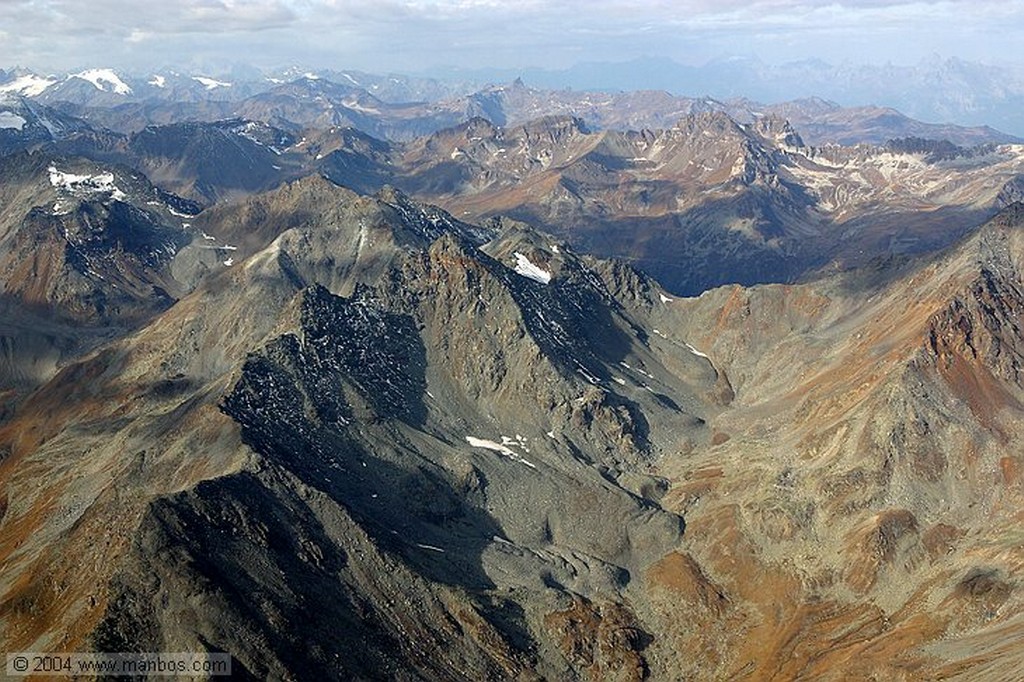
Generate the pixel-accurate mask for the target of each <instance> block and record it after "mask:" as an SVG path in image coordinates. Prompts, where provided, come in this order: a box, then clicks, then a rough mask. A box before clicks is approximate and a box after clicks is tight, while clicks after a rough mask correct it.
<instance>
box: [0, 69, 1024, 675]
mask: <svg viewBox="0 0 1024 682" xmlns="http://www.w3.org/2000/svg"><path fill="white" fill-rule="evenodd" d="M0 179H2V182H0V311H2V314H0V649H2V650H3V651H6V652H13V651H41V652H46V651H50V652H65V651H67V652H70V651H99V652H132V651H136V652H151V651H209V652H226V653H229V654H231V656H232V659H233V676H234V677H237V678H239V679H254V680H259V679H294V680H307V679H308V680H320V679H337V680H371V679H388V680H432V681H433V680H438V681H440V680H452V681H455V680H465V679H475V680H507V679H516V680H541V679H545V680H595V681H596V680H623V681H625V680H644V679H650V680H701V681H703V680H751V681H752V680H778V681H781V680H837V681H838V680H895V681H908V682H909V681H912V680H964V681H972V682H973V681H975V680H1010V679H1016V678H1017V677H1018V676H1019V671H1020V670H1022V669H1024V646H1022V642H1024V615H1022V614H1024V591H1022V589H1021V579H1020V577H1019V576H1020V575H1021V570H1022V568H1024V534H1022V531H1021V521H1022V517H1021V513H1022V512H1021V510H1022V509H1024V451H1022V448H1021V446H1022V443H1024V203H1021V202H1022V201H1024V143H1022V141H1021V140H1018V139H1016V138H1014V137H1012V136H1010V135H1006V134H1004V133H1001V132H999V131H996V130H993V129H991V128H984V127H959V126H955V125H938V124H926V123H921V122H919V121H915V120H913V119H910V118H907V117H906V116H903V115H902V114H900V113H899V112H897V111H894V110H891V109H884V108H878V107H855V108H846V107H841V106H839V105H837V104H834V103H831V102H827V101H824V100H821V99H804V100H795V101H791V102H785V103H777V104H760V103H757V102H753V101H749V100H744V99H734V100H722V101H720V100H715V99H711V98H688V97H681V96H677V95H672V94H669V93H667V92H658V91H635V92H597V91H572V90H542V89H536V88H532V87H529V86H527V85H526V84H524V83H523V82H522V81H520V80H516V81H514V82H511V83H508V84H505V85H498V86H495V85H489V86H481V85H478V84H475V83H470V82H444V81H439V80H431V79H425V78H409V77H398V76H376V75H373V74H367V73H362V72H318V73H311V72H307V71H305V70H301V69H299V70H288V71H281V72H276V73H267V74H259V75H258V76H257V75H248V76H246V77H244V78H234V79H229V78H228V77H227V76H218V77H212V76H209V75H206V74H183V73H177V72H170V71H167V72H161V73H158V74H147V75H145V76H143V77H134V76H130V75H126V74H120V73H117V72H115V71H113V70H111V69H90V70H86V71H81V72H78V73H74V74H62V75H40V74H34V73H31V72H28V71H24V70H17V69H16V70H13V71H9V72H3V71H0Z"/></svg>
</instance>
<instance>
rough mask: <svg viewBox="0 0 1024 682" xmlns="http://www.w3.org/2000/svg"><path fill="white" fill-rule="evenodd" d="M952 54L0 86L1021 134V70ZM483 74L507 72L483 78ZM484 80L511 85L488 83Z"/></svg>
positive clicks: (294, 72)
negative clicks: (715, 115) (707, 115)
mask: <svg viewBox="0 0 1024 682" xmlns="http://www.w3.org/2000/svg"><path fill="white" fill-rule="evenodd" d="M944 64H945V68H944V69H940V70H939V71H938V75H936V73H933V72H931V71H927V70H924V71H920V70H909V71H908V70H900V69H896V68H895V67H892V68H891V69H890V70H889V71H878V70H872V69H871V68H869V67H862V68H860V69H850V70H847V71H842V70H835V69H832V67H828V66H827V65H825V64H820V63H817V62H815V63H801V64H791V65H787V66H784V67H771V68H769V67H767V66H765V65H763V64H760V63H759V62H750V61H742V60H740V61H737V60H731V61H726V62H714V63H711V64H709V65H707V66H705V67H703V70H696V71H695V70H693V69H688V68H686V67H682V66H680V65H677V64H673V63H671V62H668V63H662V62H657V63H648V62H631V63H627V64H621V65H601V68H600V69H597V68H595V69H594V72H595V73H600V74H601V75H602V76H601V79H600V80H594V81H592V83H593V84H594V87H587V88H585V89H575V90H572V89H565V88H564V87H562V88H560V89H551V88H552V87H554V86H559V85H564V84H565V83H568V82H579V83H584V84H588V85H589V84H591V81H590V80H588V78H587V77H586V73H588V71H587V70H586V68H585V67H578V69H577V70H575V71H568V72H564V73H554V72H550V73H549V72H534V71H530V72H527V75H526V80H527V81H529V83H530V84H531V86H532V87H530V86H527V85H526V84H525V83H524V80H522V79H520V78H519V77H518V75H515V74H514V73H512V72H509V73H504V72H494V73H492V72H474V73H470V74H463V73H460V74H456V75H452V76H450V79H449V80H440V79H436V78H425V77H424V78H421V77H411V76H403V75H384V76H382V75H375V74H368V73H365V72H361V71H329V70H326V71H318V72H313V71H309V70H303V69H297V68H294V69H287V70H282V71H277V72H268V73H265V74H264V73H261V72H258V71H255V70H252V71H248V70H242V72H241V73H235V74H233V75H232V76H217V77H214V76H211V75H206V74H184V73H179V72H176V71H172V70H166V71H162V72H159V73H154V74H147V75H143V76H136V75H128V74H123V73H119V72H116V71H115V70H113V69H109V68H99V69H87V70H84V71H80V72H74V73H67V74H60V75H41V74H36V73H32V72H30V71H26V70H24V69H15V70H11V71H7V72H5V71H2V70H0V97H2V96H4V95H5V94H6V95H8V96H10V95H20V96H23V97H28V98H31V99H33V100H35V101H38V102H41V103H44V104H52V105H55V106H58V108H60V109H61V110H62V111H65V112H66V113H70V114H73V115H76V116H80V117H83V118H86V119H88V120H92V121H95V122H97V123H99V124H100V125H103V126H105V127H108V128H111V129H113V130H117V131H122V132H130V131H134V130H138V129H140V128H142V127H145V126H146V125H149V124H153V123H169V122H172V121H175V122H176V121H180V120H182V119H183V118H189V119H198V120H208V121H209V120H217V119H221V118H230V117H241V118H247V119H253V120H262V121H264V122H266V123H270V124H272V125H279V124H281V123H282V122H284V121H288V122H290V123H292V124H294V125H298V126H316V127H324V126H328V125H339V126H352V127H355V128H358V129H360V130H363V132H366V133H369V134H371V135H375V136H377V137H387V138H391V139H411V138H412V137H416V136H419V135H424V134H429V133H431V132H435V131H436V130H439V129H441V128H444V127H448V126H451V125H455V124H457V123H460V122H463V121H465V120H467V119H468V118H471V117H473V116H482V117H484V118H486V119H488V120H490V121H491V122H492V123H495V124H497V125H510V124H516V123H523V122H526V121H528V120H531V119H534V118H538V117H540V116H544V115H552V114H567V115H571V116H576V117H579V118H582V119H583V120H584V121H586V123H587V125H589V126H591V127H592V128H601V129H604V128H608V129H619V130H640V129H643V128H664V127H667V126H670V125H672V124H673V123H675V121H677V120H678V119H679V118H680V117H682V116H684V115H686V114H690V113H698V112H701V111H712V110H718V111H725V112H727V113H729V114H730V115H731V116H732V117H733V118H736V119H737V120H740V121H743V122H749V121H751V120H753V119H754V118H757V117H758V116H761V115H764V114H770V113H775V114H780V115H783V116H784V117H786V118H788V119H789V120H790V121H791V122H792V123H794V124H795V125H798V126H800V128H801V133H802V134H803V136H804V138H805V139H806V140H807V141H808V142H809V143H811V144H822V143H825V142H840V143H844V144H845V143H856V142H872V143H879V142H884V141H886V140H887V139H891V138H893V137H905V136H915V137H926V138H932V139H948V140H950V141H952V142H954V143H955V144H961V145H964V144H978V143H981V142H1010V141H1014V140H1017V139H1019V138H1015V137H1013V136H1012V135H1008V134H1005V133H1001V132H999V131H998V130H995V129H993V128H992V127H990V126H994V127H996V128H999V127H1002V128H1003V129H1005V130H1009V131H1015V130H1016V131H1021V132H1022V133H1024V117H1020V115H1019V114H1018V111H1020V107H1019V105H1020V104H1021V102H1024V77H1019V78H1018V77H1015V76H1014V74H1013V72H1011V71H1006V70H1003V71H1000V70H996V69H991V70H987V71H986V70H985V69H986V68H987V67H981V66H977V65H970V64H967V63H965V62H958V61H951V62H946V63H944ZM922 68H923V67H922ZM581 70H582V71H581ZM919 71H920V72H919ZM975 71H980V72H982V73H983V74H986V76H985V77H984V78H982V77H980V76H977V74H975ZM627 73H628V74H633V75H632V76H631V77H629V78H627V77H626V76H625V74H627ZM488 75H491V76H499V77H500V78H499V79H498V80H488V79H487V78H486V77H487V76H488ZM488 82H490V83H502V82H504V83H506V85H486V84H481V83H488ZM597 83H603V84H604V85H603V86H601V87H597V86H596V84H597ZM787 84H788V86H787ZM871 87H873V88H875V89H874V90H871V89H870V88H871ZM957 88H959V90H957ZM985 88H987V89H985ZM975 90H979V91H978V92H975ZM981 90H984V92H982V91H981ZM837 102H843V103H844V105H840V104H837ZM908 116H909V117H908ZM913 117H916V118H918V119H923V120H925V121H931V123H923V122H921V121H917V120H912V118H913Z"/></svg>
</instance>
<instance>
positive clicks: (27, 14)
mask: <svg viewBox="0 0 1024 682" xmlns="http://www.w3.org/2000/svg"><path fill="white" fill-rule="evenodd" d="M1022 44H1024V0H942V1H929V0H918V1H913V2H911V1H907V0H160V1H158V2H149V1H145V0H132V1H128V0H88V1H83V0H0V67H5V66H13V65H21V66H25V67H28V68H32V69H35V70H40V71H46V70H50V71H59V70H65V69H70V68H77V67H84V66H112V67H116V68H120V69H125V70H139V71H142V70H147V69H153V68H158V67H161V66H182V67H187V66H198V65H207V66H210V65H214V66H217V67H221V66H222V65H226V64H230V63H232V62H236V63H243V62H247V63H252V64H255V65H257V66H266V67H273V66H283V65H288V64H292V63H298V64H301V65H303V66H314V67H316V66H320V67H331V68H356V69H365V70H371V71H382V70H394V71H403V72H418V71H422V70H424V69H427V68H430V67H434V66H445V65H447V66H461V67H466V68H477V67H502V68H505V67H511V68H519V67H530V66H541V67H545V66H546V67H550V68H563V67H567V66H571V65H573V64H575V63H579V62H587V61H621V60H627V59H631V58H635V57H640V56H660V57H669V58H672V59H675V60H677V61H679V62H682V63H685V64H701V63H704V62H705V61H707V60H709V59H712V58H717V57H723V56H732V55H739V56H757V57H760V58H761V59H763V60H765V61H768V62H772V63H779V62H783V61H790V60H796V59H804V58H810V57H816V58H821V59H824V60H826V61H830V62H833V63H875V64H879V63H884V62H893V63H896V64H914V63H917V62H919V61H920V60H922V59H924V58H926V57H928V56H929V55H933V54H939V55H941V56H944V57H954V56H955V57H962V58H965V59H970V60H978V61H985V62H989V63H1003V64H1005V63H1018V62H1020V61H1022V60H1021V58H1019V57H1018V56H1017V54H1016V53H1017V47H1018V46H1019V45H1022Z"/></svg>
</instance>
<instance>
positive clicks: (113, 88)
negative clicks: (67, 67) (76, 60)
mask: <svg viewBox="0 0 1024 682" xmlns="http://www.w3.org/2000/svg"><path fill="white" fill-rule="evenodd" d="M68 78H69V79H71V78H80V79H82V80H84V81H88V82H89V83H92V84H93V86H94V87H95V88H96V89H97V90H101V91H102V92H113V93H115V94H117V95H130V94H132V89H131V88H130V87H128V84H127V83H125V82H124V81H123V80H121V78H120V76H118V75H117V74H116V73H114V71H113V69H89V70H88V71H83V72H81V73H76V74H72V75H71V76H68Z"/></svg>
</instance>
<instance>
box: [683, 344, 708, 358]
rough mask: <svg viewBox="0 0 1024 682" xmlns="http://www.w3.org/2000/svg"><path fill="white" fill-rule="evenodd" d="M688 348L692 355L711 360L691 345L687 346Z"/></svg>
mask: <svg viewBox="0 0 1024 682" xmlns="http://www.w3.org/2000/svg"><path fill="white" fill-rule="evenodd" d="M686 347H687V348H688V349H689V350H690V352H691V353H693V354H694V355H696V356H697V357H698V358H705V359H706V360H710V359H711V358H709V357H708V356H707V355H705V354H704V353H701V352H700V351H699V350H697V349H696V348H694V347H693V346H691V345H690V344H686Z"/></svg>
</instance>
